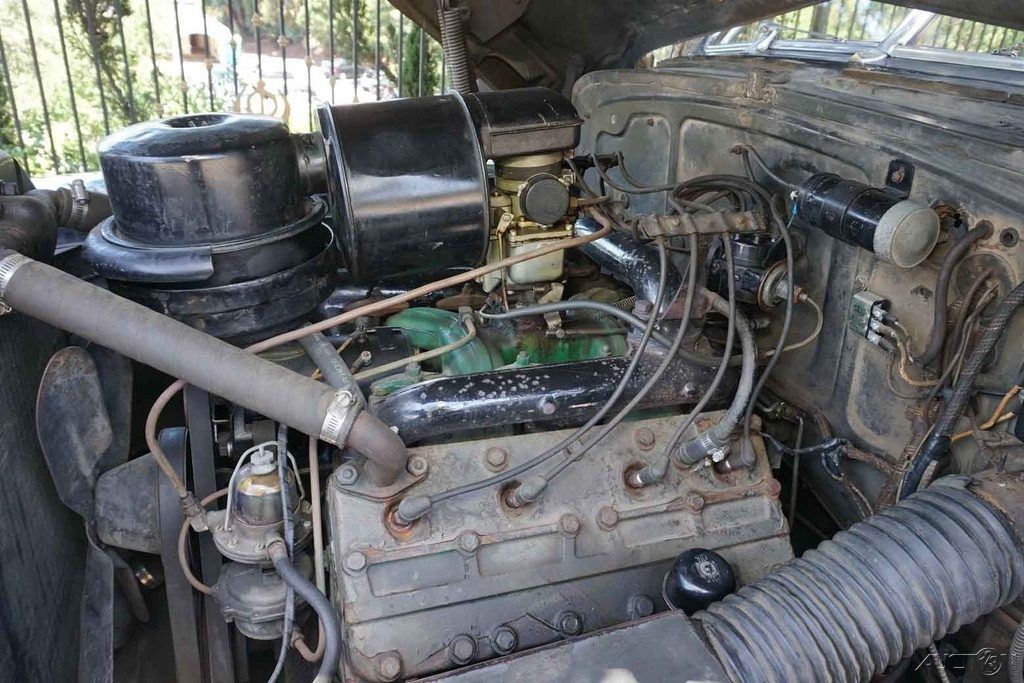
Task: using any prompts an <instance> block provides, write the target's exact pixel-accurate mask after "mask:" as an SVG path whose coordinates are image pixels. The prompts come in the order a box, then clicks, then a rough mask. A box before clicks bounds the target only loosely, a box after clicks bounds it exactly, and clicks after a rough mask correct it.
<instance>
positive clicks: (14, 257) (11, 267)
mask: <svg viewBox="0 0 1024 683" xmlns="http://www.w3.org/2000/svg"><path fill="white" fill-rule="evenodd" d="M31 260H32V259H30V258H29V257H28V256H25V255H24V254H19V253H17V252H15V253H13V254H8V255H7V256H5V257H4V258H3V259H0V315H6V314H8V313H10V312H11V310H12V309H11V306H10V304H8V303H7V302H6V301H4V295H5V294H6V292H7V284H8V283H9V282H10V281H11V277H13V276H14V273H15V271H17V270H18V268H21V267H22V266H23V265H25V264H26V263H28V262H29V261H31Z"/></svg>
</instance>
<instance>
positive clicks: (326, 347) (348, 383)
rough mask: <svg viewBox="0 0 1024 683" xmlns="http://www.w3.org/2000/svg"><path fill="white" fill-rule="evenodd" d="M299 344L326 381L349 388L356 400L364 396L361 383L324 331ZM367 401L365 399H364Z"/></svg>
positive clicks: (334, 386) (338, 387) (341, 387)
mask: <svg viewBox="0 0 1024 683" xmlns="http://www.w3.org/2000/svg"><path fill="white" fill-rule="evenodd" d="M299 345H300V346H301V347H302V350H303V351H305V352H306V355H307V356H309V359H310V360H311V361H313V364H314V365H316V367H317V368H319V369H320V372H321V373H323V376H324V381H325V382H327V383H328V384H330V385H331V387H332V388H334V389H347V390H348V391H349V392H350V393H351V394H352V396H353V398H355V399H356V400H360V399H361V398H362V395H363V394H362V392H361V391H359V385H358V384H357V383H356V380H355V378H354V377H353V376H352V372H351V371H350V370H349V369H348V366H347V365H345V361H344V360H342V358H341V355H340V354H339V353H338V351H337V349H335V348H334V345H333V344H331V342H329V341H327V337H325V336H324V333H323V332H316V333H314V334H311V335H309V336H308V337H303V338H302V339H300V340H299ZM363 402H364V403H365V400H364V401H363Z"/></svg>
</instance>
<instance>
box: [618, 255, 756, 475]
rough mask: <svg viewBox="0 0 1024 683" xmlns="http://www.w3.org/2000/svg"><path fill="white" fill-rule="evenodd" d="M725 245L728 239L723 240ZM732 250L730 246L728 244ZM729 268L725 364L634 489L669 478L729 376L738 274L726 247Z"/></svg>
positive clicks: (648, 466) (723, 355) (726, 263)
mask: <svg viewBox="0 0 1024 683" xmlns="http://www.w3.org/2000/svg"><path fill="white" fill-rule="evenodd" d="M721 239H722V241H723V242H724V241H725V240H726V239H727V238H725V237H722V238H721ZM725 246H726V247H728V245H725ZM724 253H725V268H726V279H727V281H728V292H729V299H728V301H729V320H728V324H727V328H726V333H725V350H724V352H723V354H722V359H721V363H719V366H718V370H717V371H716V372H715V376H714V378H712V380H711V384H709V385H708V388H707V389H706V390H705V391H704V395H703V396H701V397H700V400H699V401H697V404H696V405H695V406H694V407H693V409H692V410H691V411H690V413H689V415H687V416H686V419H685V420H683V421H682V422H680V423H679V424H678V425H676V428H675V431H673V432H672V436H670V437H669V439H668V442H667V443H666V446H665V449H664V451H663V452H662V454H661V457H659V458H658V459H657V460H655V461H654V462H652V463H651V464H649V465H647V466H646V467H644V468H643V469H642V470H640V471H638V472H636V473H634V475H633V477H632V478H631V481H630V485H631V486H634V487H641V486H646V485H648V484H652V483H654V482H656V481H660V480H661V479H663V478H664V477H665V474H666V473H667V472H668V467H669V462H670V460H671V457H672V452H673V451H674V450H675V448H676V446H678V445H679V442H680V441H681V440H682V438H683V435H684V434H685V433H686V430H687V429H689V428H690V425H692V424H693V422H694V420H696V419H697V416H698V415H700V414H701V412H702V411H703V410H704V407H705V406H706V405H707V404H708V403H709V402H710V401H711V397H712V396H714V395H715V392H716V391H717V390H718V387H719V385H720V384H721V383H722V379H723V378H724V377H725V373H726V370H728V369H729V357H730V354H731V353H732V347H733V344H734V343H735V341H736V281H735V271H734V269H733V260H732V250H731V249H728V248H726V249H725V251H724Z"/></svg>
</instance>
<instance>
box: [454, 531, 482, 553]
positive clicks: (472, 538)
mask: <svg viewBox="0 0 1024 683" xmlns="http://www.w3.org/2000/svg"><path fill="white" fill-rule="evenodd" d="M457 543H458V545H459V550H461V551H463V552H466V553H475V552H476V550H477V548H479V547H480V537H479V536H477V535H476V533H474V532H472V531H463V532H462V533H461V534H459V538H458V541H457Z"/></svg>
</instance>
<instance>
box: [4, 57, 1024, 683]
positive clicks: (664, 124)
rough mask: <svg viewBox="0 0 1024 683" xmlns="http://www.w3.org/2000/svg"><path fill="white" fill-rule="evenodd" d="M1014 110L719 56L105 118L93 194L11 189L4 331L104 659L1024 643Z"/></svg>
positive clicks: (797, 660) (877, 672)
mask: <svg viewBox="0 0 1024 683" xmlns="http://www.w3.org/2000/svg"><path fill="white" fill-rule="evenodd" d="M908 93H912V94H913V97H909V96H908ZM1016 106H1017V105H1015V104H1012V103H1008V102H1003V101H997V100H996V99H995V98H987V99H986V98H983V97H981V96H978V95H977V93H976V92H974V91H972V90H970V89H969V88H966V87H965V88H962V89H957V88H953V87H948V88H940V87H932V86H930V85H928V84H927V83H925V82H923V81H915V80H914V79H912V78H905V79H902V80H901V79H893V78H883V77H882V76H881V75H879V74H877V73H873V72H871V71H868V70H865V71H861V72H855V71H851V72H837V71H835V70H833V69H830V68H827V67H822V66H814V65H795V64H788V63H782V64H780V63H774V64H767V63H764V64H761V63H754V64H753V65H752V64H751V63H750V62H748V61H740V60H735V61H730V60H723V62H722V63H719V64H715V65H711V64H708V63H706V62H696V61H695V62H683V63H680V64H677V65H674V66H670V67H666V68H661V69H653V70H645V71H640V70H606V71H596V72H592V73H589V74H587V75H585V76H583V77H582V78H581V79H580V80H579V81H577V82H576V85H575V88H574V90H573V93H572V97H571V100H570V99H569V98H567V97H565V96H563V95H562V94H560V93H558V92H556V91H554V90H551V89H548V88H541V87H532V88H521V89H515V90H494V91H486V92H464V93H451V94H447V95H442V96H437V97H429V98H410V99H400V100H394V101H381V102H374V103H366V104H354V105H324V106H322V107H321V108H320V109H319V111H318V112H317V114H318V123H319V132H316V133H310V134H296V133H292V132H291V131H289V130H288V128H287V126H286V125H285V124H284V123H282V122H281V121H279V120H276V119H271V118H269V117H258V116H248V115H240V114H228V113H223V114H222V113H210V114H194V115H187V116H179V117H173V118H169V119H164V120H160V121H154V122H148V123H140V124H136V125H134V126H130V127H128V128H126V129H124V130H121V131H118V132H115V133H114V134H112V135H111V136H110V137H108V138H107V139H106V140H104V142H103V143H102V144H101V146H100V151H99V154H100V161H101V165H102V169H103V183H102V186H101V187H100V186H90V187H88V188H87V187H86V186H85V185H84V184H83V183H81V181H76V182H77V184H73V185H72V186H71V187H69V188H62V189H61V190H57V191H49V190H40V189H34V188H32V187H31V182H30V181H27V180H24V181H23V182H20V184H19V183H15V185H17V189H18V191H17V192H8V193H5V194H4V195H3V196H0V205H2V206H3V208H4V213H3V215H2V225H0V227H2V228H3V234H4V239H3V242H2V245H3V247H4V250H3V251H2V252H0V300H2V302H3V305H4V308H5V315H4V316H3V318H0V324H4V323H5V322H7V323H8V324H9V325H11V332H10V334H9V335H7V336H6V337H5V339H6V341H4V345H5V346H6V347H7V349H6V351H5V352H6V353H8V355H9V357H10V358H11V361H10V364H11V366H12V367H19V368H22V369H23V370H24V372H25V373H26V377H24V378H23V379H22V380H19V381H20V382H21V383H22V384H23V385H24V387H23V388H22V389H21V390H20V391H21V394H22V395H21V396H20V397H18V398H16V399H11V400H12V401H21V400H24V396H25V395H28V394H29V393H31V394H32V396H33V397H34V398H33V399H32V400H33V401H34V405H35V422H36V424H35V427H34V428H35V429H36V430H37V436H33V437H32V438H38V441H39V445H40V450H41V456H40V457H41V459H42V460H44V461H45V463H46V466H47V468H48V470H49V474H50V477H52V480H53V486H54V487H55V488H56V492H57V496H59V498H60V501H61V502H62V503H63V504H64V505H65V506H66V507H67V508H70V510H71V511H72V512H73V513H75V517H74V518H73V522H70V523H69V524H73V525H75V527H76V529H77V528H78V526H80V525H81V524H82V523H84V528H85V538H86V544H87V547H86V550H85V553H86V557H87V559H86V568H85V570H84V572H85V574H86V581H87V582H90V583H89V585H90V586H96V588H94V592H93V593H92V594H91V597H88V598H83V600H87V599H88V600H92V601H94V602H89V603H88V604H89V605H90V606H91V607H90V608H89V609H86V608H83V617H82V619H83V621H82V626H83V629H84V628H85V627H86V626H87V625H91V626H92V627H94V630H91V631H85V632H87V633H88V634H89V635H90V636H91V637H94V638H95V639H96V640H95V642H94V643H93V644H92V645H90V646H89V647H83V649H82V652H83V653H85V654H81V653H80V665H79V666H80V668H79V671H80V674H82V672H92V674H95V673H96V672H102V671H106V672H108V673H109V672H111V671H113V670H115V669H116V668H118V667H124V669H127V670H131V669H132V667H133V666H135V667H138V666H140V665H139V664H138V662H139V661H146V658H147V657H156V656H158V655H154V654H153V652H154V651H156V650H160V649H163V650H164V651H165V652H164V653H163V654H162V655H160V656H163V657H165V658H169V660H170V664H169V665H168V666H169V668H170V669H171V670H172V671H174V673H175V675H176V676H177V678H178V680H200V679H202V680H205V678H204V676H207V677H209V676H210V672H211V671H218V670H220V669H219V667H226V668H227V669H230V668H231V666H230V664H225V661H228V662H230V661H231V659H232V658H234V660H235V667H236V668H237V666H238V661H239V660H244V661H246V662H248V663H247V664H246V666H247V667H250V666H251V670H252V672H253V677H266V676H272V677H273V676H277V675H278V674H279V672H280V671H281V670H282V668H286V669H287V671H288V676H289V677H293V678H294V680H333V679H334V678H335V677H338V678H340V679H342V680H368V681H395V680H406V679H423V678H425V677H437V678H451V679H452V680H459V679H463V680H499V679H500V680H570V679H573V675H576V676H577V678H575V679H574V680H599V675H600V673H599V672H601V671H607V670H610V669H615V668H617V667H620V668H621V667H626V668H627V669H629V670H630V671H632V672H633V675H634V676H635V678H634V679H624V680H661V679H667V678H669V677H671V678H685V677H690V678H691V679H693V680H736V681H747V680H811V679H818V678H822V679H824V678H828V679H837V680H869V679H873V677H875V676H883V675H888V676H893V677H890V678H884V679H879V680H903V679H900V678H899V677H900V676H903V675H910V674H908V672H913V671H916V670H917V667H918V664H919V662H920V661H921V660H922V659H927V658H928V657H929V656H930V655H931V650H932V649H934V648H936V647H937V645H936V643H937V642H938V647H940V648H943V652H945V653H952V652H956V653H966V652H977V651H979V649H982V648H995V649H997V650H999V651H1006V650H1007V648H1008V647H1009V643H1010V640H1011V638H1012V637H1013V635H1014V630H1015V629H1016V621H1018V620H1019V618H1020V616H1021V609H1020V602H1019V596H1020V592H1021V589H1022V587H1024V566H1022V562H1021V557H1022V548H1024V542H1022V541H1024V526H1022V525H1024V499H1022V497H1021V488H1020V487H1021V481H1022V480H1021V476H1022V475H1021V474H1020V473H1021V471H1022V467H1021V465H1022V464H1024V460H1022V457H1024V449H1022V447H1021V440H1022V438H1024V422H1022V421H1021V420H1020V419H1019V417H1018V415H1019V408H1020V400H1021V399H1020V396H1021V386H1022V384H1024V377H1022V374H1021V367H1022V364H1024V357H1022V354H1021V350H1020V348H1019V344H1016V343H1014V342H1013V340H1014V339H1020V338H1021V337H1020V335H1021V334H1022V333H1024V327H1022V326H1024V322H1022V320H1021V319H1020V317H1019V316H1017V317H1015V316H1014V314H1015V312H1016V309H1017V308H1018V307H1019V306H1020V305H1021V303H1022V302H1024V285H1021V284H1018V283H1020V282H1021V280H1022V273H1024V252H1022V251H1021V249H1020V247H1019V245H1018V242H1019V232H1018V231H1019V230H1021V229H1024V227H1021V223H1020V216H1021V215H1022V213H1024V206H1022V202H1021V199H1020V197H1019V194H1020V193H1019V181H1020V174H1021V161H1020V153H1021V152H1020V143H1021V130H1020V128H1019V126H1016V124H1014V126H1010V125H1009V124H1007V126H1004V127H1003V129H998V126H995V124H993V122H997V121H1004V122H1006V121H1010V120H1012V117H1013V116H1016V115H1017V113H1018V112H1016V111H1015V110H1014V109H1013V108H1014V107H1016ZM968 110H969V111H970V115H968ZM987 124H993V125H987ZM12 182H14V181H12ZM69 207H70V208H69ZM58 226H60V228H61V232H58V230H57V228H58ZM69 227H70V228H72V232H74V233H76V234H78V235H79V236H80V237H81V239H79V240H78V241H77V242H75V244H74V245H73V246H72V247H68V246H67V238H68V234H67V230H66V228H69ZM30 319H31V321H41V323H45V325H41V326H40V327H39V328H35V327H32V326H33V325H36V324H37V323H35V322H30ZM58 331H61V332H58ZM33 340H35V341H33ZM37 356H40V357H37ZM41 356H45V358H44V357H41ZM32 373H35V374H32ZM19 386H20V385H19ZM11 405H13V403H12V404H11ZM12 410H13V408H12ZM79 518H80V520H79ZM79 533H80V532H79ZM161 596H162V597H161ZM154 603H160V605H161V607H160V608H159V609H160V611H161V613H162V614H163V613H164V612H165V613H166V614H165V615H164V617H165V618H161V619H157V618H151V615H150V612H151V611H156V609H155V608H154V607H153V605H154ZM83 604H86V603H85V602H83ZM86 613H89V614H91V616H89V617H88V619H92V621H89V620H88V619H87V617H86V616H84V615H86ZM947 636H949V637H948V638H947ZM83 637H84V634H83ZM83 642H84V641H83ZM169 643H170V644H172V645H173V647H172V648H170V649H168V644H169ZM168 652H169V653H170V654H168ZM190 652H191V653H192V656H191V659H189V655H188V653H190ZM199 653H202V654H201V656H200V654H199ZM934 656H935V657H936V658H938V655H934ZM1010 656H1011V657H1012V656H1013V652H1011V653H1010ZM218 657H219V658H220V659H218ZM915 657H916V659H915ZM128 661H133V662H136V663H135V664H134V665H132V664H126V662H128ZM83 662H84V663H83ZM624 662H628V664H626V663H624ZM911 664H913V668H911ZM83 667H84V668H83ZM577 667H579V668H577ZM664 667H672V669H671V670H672V672H673V673H672V675H671V676H669V675H668V674H666V669H665V668H664ZM124 669H123V670H124ZM264 669H265V670H266V671H264ZM246 670H247V671H248V670H249V669H248V668H247V669H246ZM574 671H575V672H576V673H575V674H573V673H572V672H574ZM943 673H944V671H943ZM929 675H933V676H936V678H935V679H934V680H940V678H939V677H938V674H937V673H934V674H931V673H930V674H929ZM193 676H195V678H193ZM85 677H86V678H88V679H91V675H90V676H85ZM314 677H315V678H314ZM212 679H214V680H221V679H220V678H218V677H217V676H212ZM236 679H237V680H241V679H239V678H235V679H232V678H225V679H224V680H236ZM126 680H127V678H126ZM154 680H160V679H159V678H155V679H154ZM430 680H436V679H434V678H430ZM606 680H607V679H606ZM906 680H917V679H911V678H907V679H906ZM928 680H932V679H928Z"/></svg>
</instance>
